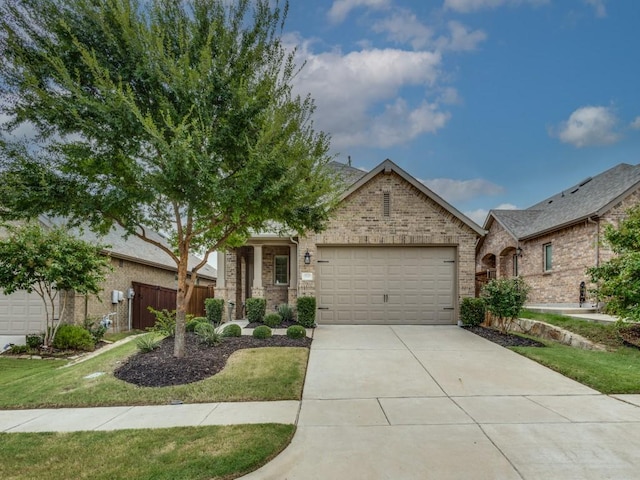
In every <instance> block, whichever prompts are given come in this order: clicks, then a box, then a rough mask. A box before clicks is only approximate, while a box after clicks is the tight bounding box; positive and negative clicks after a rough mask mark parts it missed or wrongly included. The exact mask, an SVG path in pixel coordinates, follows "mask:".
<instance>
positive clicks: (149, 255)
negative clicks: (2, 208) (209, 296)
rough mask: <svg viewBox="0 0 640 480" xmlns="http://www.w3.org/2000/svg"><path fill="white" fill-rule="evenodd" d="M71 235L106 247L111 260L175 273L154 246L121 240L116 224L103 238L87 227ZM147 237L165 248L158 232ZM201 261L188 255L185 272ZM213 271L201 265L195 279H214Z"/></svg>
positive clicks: (149, 232) (47, 221)
mask: <svg viewBox="0 0 640 480" xmlns="http://www.w3.org/2000/svg"><path fill="white" fill-rule="evenodd" d="M40 221H41V222H42V223H43V224H45V225H49V226H54V225H57V226H60V225H64V224H65V220H64V219H63V218H60V217H54V218H52V217H45V216H41V217H40ZM72 232H73V233H74V235H76V236H77V237H78V238H81V239H82V240H84V241H86V242H89V243H94V244H96V243H101V244H105V245H109V248H107V249H106V251H107V252H109V254H110V255H111V256H112V257H114V258H121V259H123V260H128V261H131V262H135V263H141V264H145V265H150V266H153V267H157V268H162V269H165V270H171V271H177V267H176V264H175V262H174V261H173V260H171V258H170V257H169V255H167V254H166V253H165V252H163V251H162V250H160V249H159V248H158V247H156V246H155V245H152V244H150V243H148V242H145V241H144V240H142V239H140V238H138V237H136V236H135V235H130V236H129V237H127V238H125V231H124V229H123V228H122V227H120V226H119V225H115V224H114V226H113V227H112V228H111V230H109V233H107V234H106V235H103V236H100V235H98V234H96V233H95V232H92V231H91V230H89V229H88V228H84V229H72ZM147 236H149V237H150V238H151V239H152V240H155V241H158V242H160V243H162V244H164V245H168V242H167V239H166V238H165V237H163V236H162V235H160V234H159V233H157V232H155V231H152V230H147ZM200 262H201V259H200V258H198V257H196V256H195V255H190V256H189V271H190V272H191V269H192V268H194V267H195V266H196V265H197V264H198V263H200ZM217 276H218V275H217V271H216V269H215V268H214V267H212V266H211V265H208V264H207V265H205V266H204V267H202V268H201V269H200V270H198V277H201V278H205V279H209V280H215V279H216V278H217Z"/></svg>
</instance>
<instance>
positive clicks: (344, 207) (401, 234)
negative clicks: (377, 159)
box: [298, 172, 477, 297]
mask: <svg viewBox="0 0 640 480" xmlns="http://www.w3.org/2000/svg"><path fill="white" fill-rule="evenodd" d="M384 193H390V215H389V216H388V217H387V216H385V215H384V210H383V205H384ZM476 238H477V234H476V232H475V231H473V230H472V229H471V228H469V227H468V226H467V225H466V224H464V223H463V222H462V221H460V220H459V219H458V218H457V217H455V216H454V215H452V214H450V213H449V212H448V211H446V210H445V209H443V208H442V207H440V205H438V204H437V203H435V202H434V201H432V200H431V199H430V198H428V197H427V196H426V195H424V194H423V193H422V192H421V191H420V190H418V189H417V188H415V187H414V186H412V185H411V184H409V183H408V182H407V181H405V180H404V179H403V178H402V177H401V176H400V175H397V174H396V173H393V172H392V173H390V174H385V173H380V174H378V175H377V176H376V177H374V178H373V179H371V180H370V181H369V182H368V183H367V184H365V185H363V186H362V187H361V188H360V189H358V190H357V191H355V192H353V193H352V194H351V195H350V196H349V197H347V198H346V199H345V200H344V201H343V202H342V203H341V204H340V206H339V207H338V208H337V209H336V211H335V213H334V215H333V219H332V220H331V222H330V224H329V226H328V228H327V229H326V230H325V231H324V232H322V233H320V234H317V235H310V236H308V237H305V238H301V239H300V248H299V250H298V251H299V259H298V263H299V265H300V267H301V268H300V270H301V272H309V273H312V274H313V278H314V280H315V279H316V271H315V265H316V263H315V258H317V257H316V254H317V246H318V245H422V246H429V245H434V246H435V245H451V246H456V247H457V252H458V272H457V278H458V292H457V293H458V296H459V297H466V296H473V295H474V263H475V242H476ZM307 249H308V250H309V252H310V253H311V255H312V262H311V264H310V265H305V264H304V253H305V252H306V250H307ZM315 287H316V286H315V281H303V280H302V279H301V278H300V279H299V283H298V295H310V296H313V295H315Z"/></svg>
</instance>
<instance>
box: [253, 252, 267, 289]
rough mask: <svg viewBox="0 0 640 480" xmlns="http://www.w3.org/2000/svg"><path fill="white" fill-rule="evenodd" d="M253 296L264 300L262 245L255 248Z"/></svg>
mask: <svg viewBox="0 0 640 480" xmlns="http://www.w3.org/2000/svg"><path fill="white" fill-rule="evenodd" d="M251 296H252V297H260V298H264V288H263V287H262V245H254V246H253V286H252V288H251Z"/></svg>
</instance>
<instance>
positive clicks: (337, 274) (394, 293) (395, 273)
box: [317, 247, 456, 325]
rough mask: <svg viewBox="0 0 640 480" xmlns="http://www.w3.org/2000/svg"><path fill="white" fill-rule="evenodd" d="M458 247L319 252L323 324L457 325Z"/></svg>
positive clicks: (320, 317)
mask: <svg viewBox="0 0 640 480" xmlns="http://www.w3.org/2000/svg"><path fill="white" fill-rule="evenodd" d="M455 262H456V249H455V247H319V248H318V257H317V265H318V273H317V276H318V280H317V302H318V315H317V321H318V323H320V324H432V325H435V324H452V323H455V320H456V319H455V318H454V314H455V311H454V308H455V307H454V306H455V303H454V302H455V300H454V299H455V298H456V288H455V279H456V263H455Z"/></svg>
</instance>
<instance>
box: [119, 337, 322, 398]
mask: <svg viewBox="0 0 640 480" xmlns="http://www.w3.org/2000/svg"><path fill="white" fill-rule="evenodd" d="M173 345H174V339H173V338H165V339H164V340H163V341H162V343H161V344H160V347H159V348H157V349H155V350H154V351H153V352H149V353H136V354H135V355H133V356H131V357H129V359H128V360H127V362H126V363H125V364H124V365H122V366H121V367H119V368H118V369H117V370H116V371H115V372H114V375H115V376H116V377H117V378H119V379H120V380H124V381H125V382H129V383H133V384H135V385H139V386H141V387H166V386H170V385H183V384H186V383H192V382H197V381H199V380H204V379H205V378H208V377H210V376H212V375H215V374H216V373H218V372H219V371H220V370H222V369H223V368H224V366H225V365H226V363H227V359H228V358H229V356H230V355H231V354H232V353H233V352H235V351H237V350H240V349H243V348H258V347H307V348H308V347H309V346H310V345H311V338H309V337H304V338H297V339H292V338H289V337H287V336H285V335H274V336H272V337H270V338H266V339H258V338H253V337H252V336H246V335H243V336H242V337H227V338H225V339H223V341H222V342H221V343H219V344H218V345H215V346H213V347H209V346H207V345H205V344H203V343H201V342H200V341H199V340H198V337H197V336H196V335H195V334H193V333H190V332H187V333H186V337H185V356H184V357H183V358H176V357H174V356H173Z"/></svg>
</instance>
